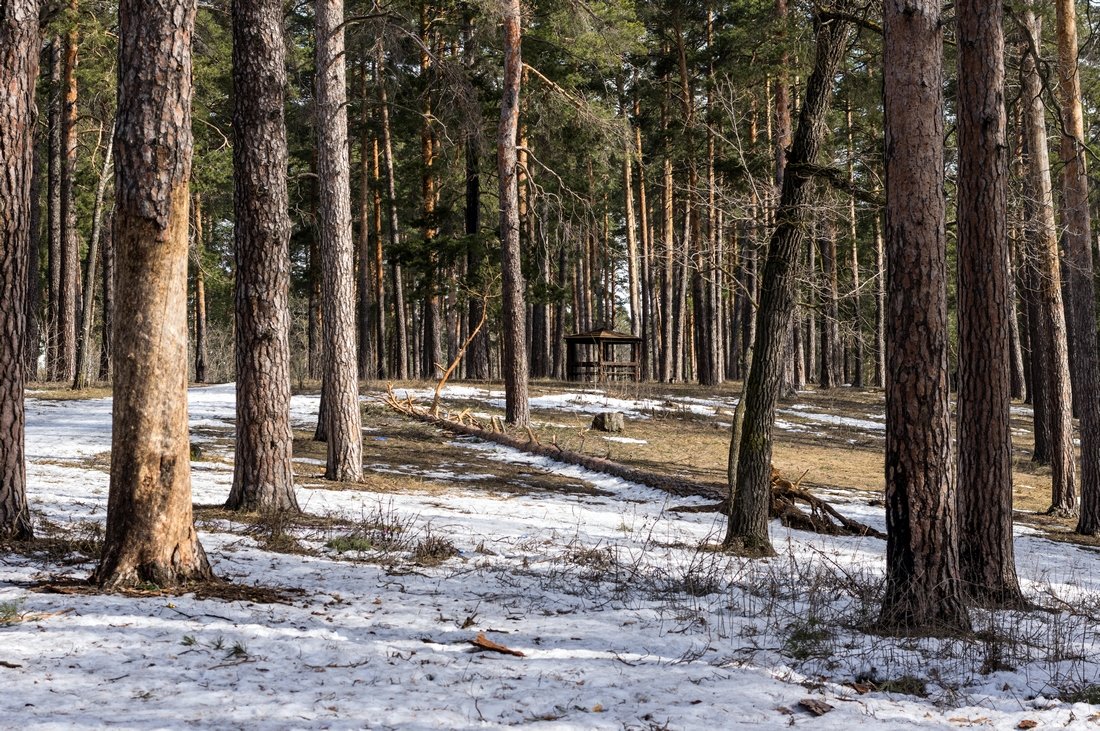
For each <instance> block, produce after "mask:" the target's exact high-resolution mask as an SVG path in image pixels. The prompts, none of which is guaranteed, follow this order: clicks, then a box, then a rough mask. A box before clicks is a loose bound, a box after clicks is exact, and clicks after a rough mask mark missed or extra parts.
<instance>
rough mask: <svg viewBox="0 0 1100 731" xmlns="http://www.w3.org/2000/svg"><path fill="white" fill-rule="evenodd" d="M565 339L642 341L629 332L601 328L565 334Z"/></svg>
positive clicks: (580, 340)
mask: <svg viewBox="0 0 1100 731" xmlns="http://www.w3.org/2000/svg"><path fill="white" fill-rule="evenodd" d="M565 339H566V340H569V341H571V342H574V343H601V342H617V343H640V342H641V341H642V339H641V338H639V337H635V336H634V335H630V334H629V333H621V332H616V331H614V330H603V329H597V330H589V331H588V332H583V333H574V334H573V335H566V336H565Z"/></svg>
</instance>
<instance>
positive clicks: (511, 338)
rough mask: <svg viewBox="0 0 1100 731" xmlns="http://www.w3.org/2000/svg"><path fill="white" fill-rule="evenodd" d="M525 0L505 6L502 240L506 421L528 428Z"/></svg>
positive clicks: (499, 139) (500, 137)
mask: <svg viewBox="0 0 1100 731" xmlns="http://www.w3.org/2000/svg"><path fill="white" fill-rule="evenodd" d="M520 23H521V12H520V3H519V0H506V1H505V4H504V88H503V92H502V96H501V104H500V126H499V129H498V132H497V160H498V165H499V168H500V242H501V248H500V251H501V274H502V278H503V281H502V283H501V289H502V292H503V299H504V302H503V309H502V312H501V315H502V318H503V320H504V336H503V340H502V344H501V347H502V350H503V357H504V363H503V376H504V400H505V419H506V420H507V421H508V423H509V424H513V425H515V426H519V427H525V426H527V424H528V422H529V421H530V418H531V413H530V406H529V405H528V400H527V335H526V307H525V305H524V281H523V271H522V268H521V266H520V246H519V181H518V179H517V173H518V171H517V167H516V135H517V132H518V131H519V94H520V84H521V81H522V74H523V61H522V58H521V50H520V43H521V38H522V31H521V27H520Z"/></svg>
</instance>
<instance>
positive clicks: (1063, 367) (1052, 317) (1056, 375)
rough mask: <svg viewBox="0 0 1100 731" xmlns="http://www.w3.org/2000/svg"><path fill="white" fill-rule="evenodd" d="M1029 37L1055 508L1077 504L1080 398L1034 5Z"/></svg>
mask: <svg viewBox="0 0 1100 731" xmlns="http://www.w3.org/2000/svg"><path fill="white" fill-rule="evenodd" d="M1023 17H1024V26H1025V28H1026V30H1027V33H1028V36H1029V37H1030V38H1031V41H1030V42H1028V43H1027V44H1026V48H1025V51H1024V55H1023V58H1022V59H1021V69H1022V80H1023V84H1022V95H1021V99H1022V101H1023V112H1024V141H1025V149H1026V153H1027V155H1026V159H1025V164H1026V166H1027V196H1026V203H1025V205H1026V211H1025V212H1026V214H1027V216H1028V218H1029V223H1030V225H1029V229H1028V233H1027V256H1026V261H1025V266H1026V267H1027V270H1028V277H1027V278H1028V280H1029V281H1030V283H1031V286H1030V288H1029V289H1030V290H1031V291H1030V292H1029V297H1030V299H1031V300H1033V305H1032V307H1031V311H1030V312H1029V318H1028V319H1029V327H1030V329H1031V350H1032V403H1033V408H1034V414H1035V429H1034V433H1035V452H1034V457H1033V458H1034V459H1035V460H1036V461H1039V462H1042V463H1044V464H1045V463H1048V462H1049V464H1050V470H1051V510H1052V511H1054V512H1060V513H1072V512H1074V511H1075V510H1076V509H1077V484H1076V483H1077V472H1076V456H1075V454H1074V447H1073V403H1072V397H1071V393H1070V381H1071V378H1070V363H1069V343H1068V336H1067V332H1066V317H1065V307H1064V304H1063V302H1062V270H1061V262H1060V257H1059V252H1058V230H1057V226H1056V224H1055V219H1054V193H1053V185H1052V183H1051V177H1050V153H1049V151H1048V147H1047V122H1046V105H1045V104H1044V102H1043V97H1042V94H1041V92H1042V80H1041V79H1040V77H1039V71H1038V68H1037V66H1036V61H1035V57H1034V56H1033V55H1032V53H1031V50H1030V49H1031V47H1032V46H1031V44H1032V43H1034V44H1035V45H1034V47H1035V48H1039V41H1040V38H1041V27H1042V26H1041V22H1042V21H1041V19H1040V18H1038V17H1037V16H1036V15H1035V12H1034V9H1033V8H1032V7H1031V6H1028V7H1025V8H1024V9H1023Z"/></svg>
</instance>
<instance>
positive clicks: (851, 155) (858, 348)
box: [845, 99, 864, 388]
mask: <svg viewBox="0 0 1100 731" xmlns="http://www.w3.org/2000/svg"><path fill="white" fill-rule="evenodd" d="M845 118H846V120H847V126H848V182H850V183H852V184H853V185H854V184H855V144H854V140H853V139H852V101H851V99H849V100H848V103H847V106H846V108H845ZM857 224H858V220H857V218H856V197H855V196H854V195H849V196H848V241H849V243H850V244H851V260H850V264H851V267H852V310H853V315H852V338H853V339H854V341H855V342H854V344H853V352H852V380H851V384H852V386H853V387H854V388H863V361H864V357H863V355H864V354H863V298H862V297H861V296H860V292H859V237H858V233H857V229H858V225H857Z"/></svg>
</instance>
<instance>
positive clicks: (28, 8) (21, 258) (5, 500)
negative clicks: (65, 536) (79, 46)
mask: <svg viewBox="0 0 1100 731" xmlns="http://www.w3.org/2000/svg"><path fill="white" fill-rule="evenodd" d="M38 54H39V44H38V2H37V0H11V2H9V3H7V5H6V6H5V7H4V8H3V9H2V10H0V89H3V90H4V93H3V94H0V170H2V171H3V174H0V343H2V346H0V540H8V539H15V540H27V539H30V538H32V537H33V533H32V530H31V517H30V510H29V509H28V507H27V471H26V461H25V454H24V451H25V413H24V410H23V386H24V374H25V370H24V363H23V346H24V338H25V332H24V329H25V327H26V322H27V318H26V310H25V309H24V302H23V299H24V297H25V295H26V288H27V264H28V261H27V253H28V250H29V248H30V246H29V245H30V235H31V178H32V177H33V175H34V122H35V119H34V116H35V111H34V109H35V107H34V86H35V81H36V80H37V78H38ZM35 264H36V265H37V262H35Z"/></svg>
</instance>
